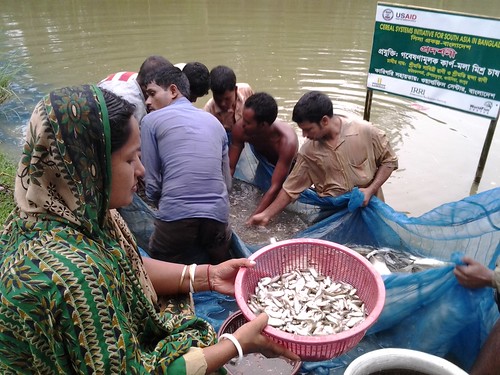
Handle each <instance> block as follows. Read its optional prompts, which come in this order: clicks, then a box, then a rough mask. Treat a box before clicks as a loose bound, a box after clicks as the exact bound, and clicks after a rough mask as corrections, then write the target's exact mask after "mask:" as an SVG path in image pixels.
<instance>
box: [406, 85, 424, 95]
mask: <svg viewBox="0 0 500 375" xmlns="http://www.w3.org/2000/svg"><path fill="white" fill-rule="evenodd" d="M410 93H412V94H413V95H417V96H425V89H422V88H420V87H415V86H413V87H412V88H411V90H410Z"/></svg>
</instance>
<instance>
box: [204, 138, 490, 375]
mask: <svg viewBox="0 0 500 375" xmlns="http://www.w3.org/2000/svg"><path fill="white" fill-rule="evenodd" d="M271 174H272V166H270V165H269V164H268V163H266V162H265V160H259V159H258V158H256V157H255V156H254V155H253V153H252V152H251V150H248V149H247V148H245V150H244V152H243V154H242V158H241V159H240V162H239V163H238V167H237V170H236V174H235V177H236V178H239V179H241V180H243V181H245V182H248V183H251V184H254V185H256V186H258V187H260V188H261V189H263V190H264V189H266V188H267V187H268V186H269V181H270V176H271ZM362 200H363V196H362V193H361V192H360V191H359V190H357V189H354V190H353V191H352V192H350V193H347V194H345V195H343V196H340V197H335V198H320V197H318V196H317V195H316V194H315V193H314V191H313V190H308V191H306V192H305V193H304V194H302V196H301V197H300V199H299V202H296V203H295V204H294V205H293V207H291V209H292V210H296V211H297V212H300V213H301V214H303V215H307V216H308V217H309V219H310V222H311V223H313V224H312V225H311V226H310V227H308V228H307V229H306V230H304V231H301V232H299V233H297V234H296V235H295V237H297V238H299V237H307V238H318V239H324V240H329V241H333V242H336V243H340V244H344V245H347V246H354V245H363V246H371V247H375V248H377V247H388V248H392V249H395V250H401V251H405V252H408V253H409V254H412V255H416V256H420V257H429V258H435V259H438V260H442V261H449V262H450V265H449V266H444V267H440V268H433V269H428V270H426V271H421V272H417V273H393V274H390V275H387V276H384V283H385V287H386V301H385V305H384V309H383V311H382V314H381V315H380V317H379V319H378V320H377V322H376V323H375V324H374V325H373V326H372V328H371V329H370V330H369V331H368V332H367V334H366V336H365V337H364V338H363V340H362V341H361V343H360V344H359V345H358V346H356V347H355V348H354V349H352V350H351V351H349V352H347V353H346V354H344V355H342V356H341V357H338V358H334V359H332V360H329V361H322V362H308V363H304V364H303V366H302V371H303V372H305V373H314V374H343V370H344V369H345V367H346V366H347V365H348V364H349V363H350V362H351V361H352V360H353V359H355V358H356V357H358V356H359V355H362V354H364V353H366V352H368V351H371V350H374V349H380V348H386V347H397V348H407V349H414V350H419V351H423V352H426V353H430V354H434V355H437V356H440V357H443V358H446V359H448V360H450V361H452V362H453V363H455V364H457V365H458V366H460V367H462V368H463V369H464V370H466V371H468V370H469V369H470V367H471V365H472V363H473V361H474V359H475V358H476V356H477V353H478V352H479V349H480V347H481V345H482V344H483V343H484V341H485V339H486V337H487V335H488V333H489V331H490V330H491V327H492V326H493V324H494V323H495V321H496V320H497V319H498V317H499V313H498V309H497V307H496V304H495V303H494V299H493V295H492V293H493V291H492V289H491V288H484V289H479V290H471V289H466V288H463V287H462V286H460V285H459V284H458V282H457V281H456V278H455V277H454V275H453V268H454V264H457V263H459V262H460V259H461V257H462V256H463V255H467V256H470V257H472V258H474V259H476V260H477V261H479V262H481V263H483V264H485V265H487V266H488V267H490V268H494V265H495V260H496V258H497V257H498V256H499V255H500V188H496V189H492V190H489V191H486V192H483V193H480V194H477V195H474V196H471V197H467V198H464V199H462V200H460V201H458V202H452V203H448V204H444V205H442V206H439V207H437V208H435V209H433V210H432V211H430V212H428V213H426V214H424V215H422V216H420V217H417V218H411V217H408V216H406V215H404V214H402V213H400V212H396V211H395V210H393V209H392V208H391V207H389V206H388V205H386V204H385V203H383V202H382V201H380V200H379V199H377V198H376V197H373V198H372V199H371V201H370V203H369V204H368V206H367V207H364V208H363V207H361V203H362ZM263 245H264V244H246V243H244V242H243V241H241V239H240V238H239V237H238V236H237V235H235V236H234V239H233V250H234V251H235V252H236V253H237V255H238V256H245V257H248V256H249V255H250V254H251V253H253V252H254V251H255V250H257V249H259V248H260V247H262V246H263ZM221 298H222V299H221ZM195 300H196V298H195ZM212 306H215V309H214V311H216V313H213V312H212V311H211V309H212ZM221 308H222V309H227V310H228V312H227V314H226V313H225V311H221ZM196 309H197V310H196V311H197V314H198V315H201V316H203V317H206V318H207V319H209V320H210V321H211V322H212V324H214V326H215V327H217V328H218V327H220V325H221V324H222V321H223V319H224V318H225V317H227V316H228V315H229V313H230V312H232V311H235V309H237V307H235V304H234V300H233V299H230V298H229V297H225V296H221V297H217V296H215V297H214V296H210V295H209V296H206V295H204V296H200V297H199V298H198V299H197V305H196ZM215 316H216V317H217V318H218V319H214V317H215Z"/></svg>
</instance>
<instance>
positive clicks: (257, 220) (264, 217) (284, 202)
mask: <svg viewBox="0 0 500 375" xmlns="http://www.w3.org/2000/svg"><path fill="white" fill-rule="evenodd" d="M292 200H293V199H292V197H290V196H289V195H288V193H287V192H286V191H285V190H283V188H282V189H281V190H280V192H279V194H278V196H277V197H276V199H275V200H274V202H273V203H271V204H270V205H269V206H268V207H267V208H266V209H265V210H264V211H262V212H261V213H258V214H256V215H253V216H252V217H251V218H250V219H248V221H247V224H248V225H264V226H265V225H267V224H268V223H269V220H271V219H272V218H273V217H275V216H276V215H277V214H279V213H280V212H281V211H283V209H284V208H285V207H286V206H288V205H289V204H290V203H291V202H292Z"/></svg>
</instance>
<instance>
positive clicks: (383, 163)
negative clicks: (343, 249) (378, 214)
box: [248, 91, 398, 225]
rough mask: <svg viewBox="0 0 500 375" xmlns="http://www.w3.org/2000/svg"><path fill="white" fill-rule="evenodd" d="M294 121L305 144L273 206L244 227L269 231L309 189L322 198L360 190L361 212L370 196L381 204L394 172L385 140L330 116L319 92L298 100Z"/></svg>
mask: <svg viewBox="0 0 500 375" xmlns="http://www.w3.org/2000/svg"><path fill="white" fill-rule="evenodd" d="M292 118H293V121H295V122H296V123H297V125H298V126H299V128H300V129H301V130H302V134H303V136H304V137H307V138H308V141H306V142H305V143H304V145H303V146H302V147H301V149H300V151H299V153H298V155H297V161H296V163H295V166H294V167H293V170H292V171H291V172H290V174H289V175H288V177H287V179H286V180H285V182H284V184H283V187H282V189H281V191H280V192H279V194H278V196H277V197H276V199H275V200H274V202H273V203H272V204H271V205H270V206H269V207H268V208H266V209H265V210H264V211H262V212H261V213H258V214H256V215H253V216H252V217H251V218H250V220H249V221H248V223H249V224H253V225H267V223H268V222H269V220H270V219H271V218H273V217H274V216H276V215H277V214H278V213H280V212H281V211H282V210H283V209H284V208H285V207H286V206H287V205H288V204H289V203H291V202H292V201H294V200H296V199H297V198H298V197H299V195H300V194H301V193H302V192H303V191H304V190H306V189H308V188H309V187H311V186H312V185H314V188H315V190H316V192H317V194H318V195H319V196H320V197H328V196H332V197H336V196H339V195H341V194H344V193H347V192H349V191H351V190H352V189H353V188H354V187H358V188H359V190H360V191H361V192H362V193H363V194H364V200H363V206H366V205H367V204H368V202H369V201H370V199H371V197H372V196H373V195H376V196H377V197H378V198H380V199H383V194H382V189H381V186H382V184H383V183H384V182H385V181H386V180H387V179H388V178H389V176H390V175H391V173H392V171H394V170H395V169H397V167H398V158H397V156H396V154H395V153H394V151H393V150H392V147H391V145H390V143H389V141H388V139H387V137H386V135H385V134H384V133H383V132H382V131H381V130H379V129H377V128H376V127H375V126H373V125H372V124H371V123H369V122H367V121H363V120H355V119H349V118H346V117H343V116H339V115H334V114H333V105H332V102H331V100H330V98H329V97H328V96H327V95H325V94H323V93H320V92H318V91H311V92H308V93H307V94H305V95H304V96H302V98H300V99H299V101H298V102H297V104H296V105H295V107H294V109H293V117H292Z"/></svg>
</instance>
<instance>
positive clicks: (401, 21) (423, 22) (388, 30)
mask: <svg viewBox="0 0 500 375" xmlns="http://www.w3.org/2000/svg"><path fill="white" fill-rule="evenodd" d="M367 88H369V89H373V90H379V91H386V92H389V93H393V94H396V95H401V96H405V97H409V98H414V99H417V100H422V101H425V102H429V103H434V104H437V105H442V106H445V107H450V108H454V109H458V110H461V111H465V112H469V113H473V114H476V115H479V116H483V117H488V118H491V119H496V118H497V116H498V113H499V109H500V20H498V19H494V18H486V17H479V16H471V15H465V14H459V13H450V12H444V11H439V10H433V9H425V8H418V7H406V6H400V5H396V4H388V3H378V4H377V15H376V22H375V32H374V35H373V47H372V54H371V61H370V69H369V72H368V82H367Z"/></svg>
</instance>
